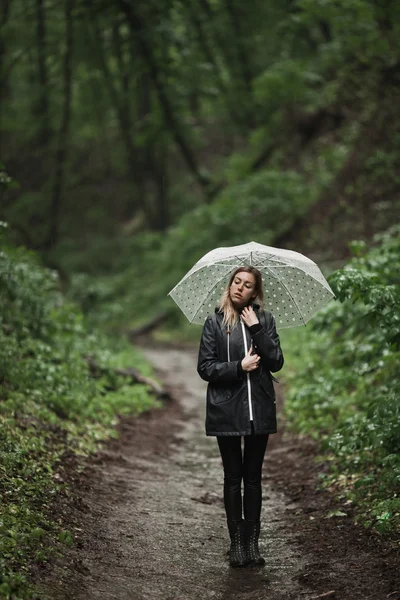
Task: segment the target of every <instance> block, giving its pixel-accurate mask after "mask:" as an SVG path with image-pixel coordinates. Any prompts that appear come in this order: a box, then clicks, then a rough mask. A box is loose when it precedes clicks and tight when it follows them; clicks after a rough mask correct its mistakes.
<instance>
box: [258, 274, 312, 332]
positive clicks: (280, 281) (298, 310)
mask: <svg viewBox="0 0 400 600" xmlns="http://www.w3.org/2000/svg"><path fill="white" fill-rule="evenodd" d="M290 268H291V269H292V268H293V267H290ZM264 269H267V271H268V272H269V268H268V267H266V266H265V267H264ZM271 275H272V277H275V275H274V274H273V273H271ZM275 279H276V280H277V281H278V282H279V283H281V284H282V285H283V287H284V288H285V290H286V291H287V293H288V294H289V296H290V297H291V299H292V301H293V302H294V304H295V306H296V308H297V312H298V313H299V315H300V317H301V320H302V321H303V323H304V325H306V322H305V320H304V317H303V315H302V314H301V310H300V309H299V307H298V305H297V302H296V300H295V299H294V297H293V296H292V294H291V293H290V290H289V288H288V287H287V285H286V284H285V283H284V282H283V281H282V280H281V279H278V278H277V277H275Z"/></svg>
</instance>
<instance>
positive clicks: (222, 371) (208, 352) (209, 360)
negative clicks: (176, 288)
mask: <svg viewBox="0 0 400 600" xmlns="http://www.w3.org/2000/svg"><path fill="white" fill-rule="evenodd" d="M239 362H240V361H237V360H235V361H231V362H221V361H219V360H218V354H217V339H216V332H215V326H214V323H213V318H212V316H209V317H207V320H206V322H205V323H204V327H203V333H202V335H201V340H200V348H199V357H198V361H197V372H198V374H199V375H200V377H201V378H202V379H204V381H209V382H211V383H234V382H236V381H243V378H242V377H241V376H240V375H239V369H238V363H239Z"/></svg>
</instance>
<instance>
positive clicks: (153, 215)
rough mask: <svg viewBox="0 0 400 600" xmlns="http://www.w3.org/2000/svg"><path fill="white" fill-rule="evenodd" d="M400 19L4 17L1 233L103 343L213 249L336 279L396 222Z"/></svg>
mask: <svg viewBox="0 0 400 600" xmlns="http://www.w3.org/2000/svg"><path fill="white" fill-rule="evenodd" d="M399 11H400V8H399V6H398V3H397V2H395V1H391V0H386V1H384V2H377V1H376V2H374V1H372V0H338V1H335V2H333V1H332V2H326V1H325V0H320V1H318V0H316V1H314V0H313V1H309V0H302V1H297V2H294V1H293V0H287V1H284V2H274V1H273V0H270V1H268V2H259V1H254V2H252V3H251V5H249V6H247V5H246V6H245V5H244V4H243V3H241V2H237V1H235V0H230V1H228V0H227V1H217V0H190V1H188V2H182V1H180V0H173V1H172V0H171V1H166V2H158V1H157V0H152V1H150V2H129V1H127V0H120V1H119V2H101V1H97V2H96V1H94V2H90V3H89V2H82V1H81V0H69V1H68V2H67V1H65V2H62V1H60V2H48V1H46V0H36V1H26V2H22V1H19V0H14V1H11V0H6V1H5V2H4V3H3V5H2V38H1V45H0V61H1V69H2V74H3V76H2V84H1V92H0V93H1V107H2V111H1V125H2V138H1V148H2V159H3V162H4V166H5V171H6V173H7V174H8V176H10V177H11V178H12V180H14V181H15V184H14V186H12V189H8V191H7V192H6V193H4V192H3V193H2V196H1V209H0V218H1V219H2V220H4V221H6V222H7V223H9V225H10V228H11V231H12V234H13V236H14V239H15V242H16V243H17V244H23V245H25V246H27V247H28V248H31V249H34V250H35V251H37V252H38V253H39V255H40V257H41V258H42V260H43V262H44V264H46V265H48V266H50V267H52V268H55V269H57V271H58V272H59V273H60V274H61V278H62V281H63V283H64V285H65V289H68V291H69V293H70V294H71V295H73V297H74V298H76V299H78V300H79V302H80V303H81V304H82V306H83V307H84V309H85V310H86V311H91V312H94V310H95V309H96V311H97V309H99V308H100V307H104V308H105V309H106V310H105V314H106V316H105V317H104V320H106V321H107V323H108V324H109V325H110V326H111V327H114V326H117V327H118V326H120V324H121V323H122V322H123V323H127V322H135V321H140V320H142V319H146V318H149V317H150V316H151V315H154V314H156V313H157V312H158V311H161V310H162V309H165V308H167V309H169V308H170V306H171V304H170V302H169V300H167V299H166V293H167V292H168V291H169V289H171V288H172V287H173V285H175V283H176V281H177V280H178V279H179V278H180V277H181V276H182V274H183V273H184V272H185V270H186V269H187V268H188V267H189V266H191V264H192V263H193V262H194V261H195V260H197V259H198V257H199V256H201V255H202V254H203V253H204V252H205V251H207V250H209V249H210V248H212V247H215V246H221V245H225V244H226V245H230V244H235V243H242V242H244V241H249V240H250V239H256V240H257V241H259V242H261V243H267V244H270V245H274V244H275V245H285V246H287V247H292V248H294V249H297V250H299V251H303V252H305V253H309V254H310V255H311V257H313V258H315V259H317V260H318V261H319V262H320V263H322V264H324V265H327V267H328V268H329V266H332V265H333V266H337V265H338V264H341V262H340V261H342V262H343V259H344V258H346V257H348V256H349V251H348V241H349V240H350V239H364V240H371V238H372V235H373V233H374V232H376V231H379V230H382V229H384V228H386V226H387V225H388V224H391V223H392V222H393V221H394V220H397V219H398V216H399V203H398V202H397V199H398V198H397V194H398V190H399V187H400V176H399V174H398V169H397V164H398V156H399V152H400V119H399V111H398V103H399V77H400V73H399V45H400V41H399V40H400V37H399V22H400V17H399ZM3 177H4V176H3ZM139 281H140V284H139V285H138V282H139ZM96 314H97V318H98V317H99V314H100V313H99V312H96Z"/></svg>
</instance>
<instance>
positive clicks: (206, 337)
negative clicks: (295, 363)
mask: <svg viewBox="0 0 400 600" xmlns="http://www.w3.org/2000/svg"><path fill="white" fill-rule="evenodd" d="M259 308H260V307H259V306H258V305H257V304H253V309H254V311H255V313H256V315H257V317H258V320H259V322H260V324H261V329H259V331H257V332H256V333H254V334H251V333H250V330H249V328H248V327H247V326H246V325H245V324H244V323H243V322H242V321H241V322H240V323H238V324H237V325H236V326H235V327H234V328H233V329H232V330H231V331H230V333H229V332H227V328H226V327H223V326H222V319H223V314H222V313H220V312H218V309H215V314H213V315H210V316H209V317H207V320H206V322H205V323H204V327H203V333H202V336H201V341H200V348H199V357H198V364H197V372H198V373H199V375H200V377H201V378H202V379H204V380H205V381H208V387H207V413H206V435H216V436H220V435H250V434H251V433H252V429H251V420H252V421H253V427H254V431H255V433H256V434H266V433H276V405H275V391H274V386H273V380H274V378H273V377H272V375H271V371H272V372H276V371H279V370H280V369H281V368H282V366H283V354H282V350H281V347H280V343H279V336H278V334H277V332H276V327H275V319H274V317H273V315H272V314H271V313H270V312H268V311H261V310H259ZM251 344H253V351H254V352H255V353H257V354H258V355H259V356H260V359H261V360H260V364H259V367H258V368H257V369H256V370H254V371H251V372H248V373H247V372H245V371H243V370H242V369H241V366H240V364H241V361H242V360H243V358H244V357H245V354H246V350H247V349H249V348H250V345H251Z"/></svg>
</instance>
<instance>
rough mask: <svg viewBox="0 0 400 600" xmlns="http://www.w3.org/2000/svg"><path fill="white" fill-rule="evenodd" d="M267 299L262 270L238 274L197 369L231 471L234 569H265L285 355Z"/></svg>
mask: <svg viewBox="0 0 400 600" xmlns="http://www.w3.org/2000/svg"><path fill="white" fill-rule="evenodd" d="M256 301H257V303H256ZM262 301H263V289H262V276H261V273H260V271H259V270H258V269H256V268H254V267H239V268H238V269H236V270H235V272H234V273H233V275H232V277H231V278H230V281H229V283H228V285H227V287H226V290H225V292H224V293H223V295H222V298H221V300H220V303H219V307H217V308H216V309H215V314H213V315H210V316H209V317H208V318H207V320H206V322H205V324H204V328H203V333H202V337H201V342H200V348H199V357H198V365H197V371H198V373H199V375H200V377H201V378H202V379H204V380H205V381H208V387H207V415H206V434H207V435H211V436H217V441H218V446H219V450H220V453H221V458H222V464H223V468H224V504H225V511H226V518H227V523H228V530H229V534H230V539H231V547H230V551H229V557H230V564H231V566H232V567H242V566H246V565H248V564H257V565H263V564H264V563H265V560H264V559H263V557H262V556H261V555H260V551H259V548H258V538H259V535H260V514H261V469H262V464H263V460H264V454H265V450H266V447H267V442H268V436H269V434H270V433H275V432H276V407H275V392H274V386H273V377H272V375H271V373H270V372H271V371H273V372H275V371H279V370H280V369H281V368H282V365H283V355H282V350H281V347H280V343H279V337H278V334H277V333H276V328H275V319H274V317H273V316H272V314H271V313H269V312H267V311H263V310H260V305H262ZM242 436H243V438H244V451H243V455H242ZM242 479H243V483H244V486H243V487H244V495H243V512H244V520H243V516H242V492H241V486H242Z"/></svg>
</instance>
